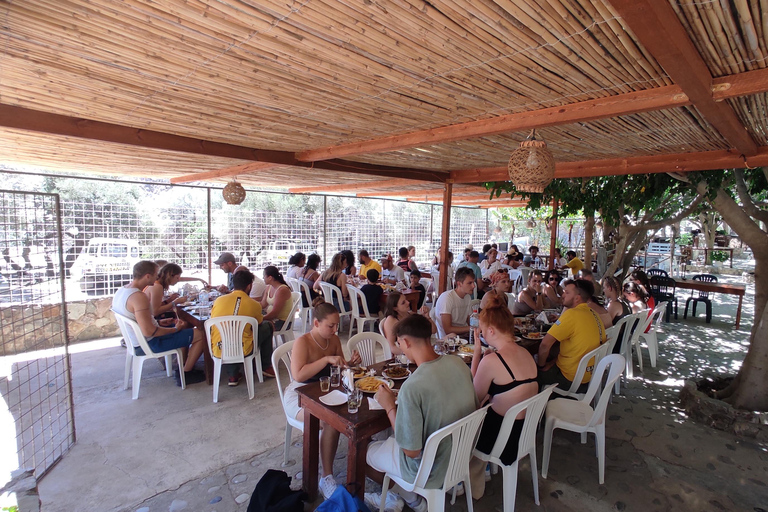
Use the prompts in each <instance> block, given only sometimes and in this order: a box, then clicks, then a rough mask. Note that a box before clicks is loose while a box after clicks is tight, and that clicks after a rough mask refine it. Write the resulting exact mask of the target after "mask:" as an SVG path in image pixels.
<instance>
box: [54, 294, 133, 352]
mask: <svg viewBox="0 0 768 512" xmlns="http://www.w3.org/2000/svg"><path fill="white" fill-rule="evenodd" d="M111 307H112V297H106V298H103V299H88V300H84V301H77V302H69V303H67V315H68V320H69V342H70V343H77V342H79V341H88V340H97V339H100V338H109V337H112V336H119V335H120V329H119V328H118V326H117V322H116V321H115V315H113V314H112V311H111V310H110V308H111Z"/></svg>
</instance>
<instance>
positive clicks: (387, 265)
mask: <svg viewBox="0 0 768 512" xmlns="http://www.w3.org/2000/svg"><path fill="white" fill-rule="evenodd" d="M381 280H382V281H384V282H385V283H387V284H391V285H393V286H394V285H396V284H397V283H402V284H403V285H405V272H403V269H402V268H400V267H398V266H397V265H395V262H394V261H392V255H391V254H386V255H384V256H382V257H381Z"/></svg>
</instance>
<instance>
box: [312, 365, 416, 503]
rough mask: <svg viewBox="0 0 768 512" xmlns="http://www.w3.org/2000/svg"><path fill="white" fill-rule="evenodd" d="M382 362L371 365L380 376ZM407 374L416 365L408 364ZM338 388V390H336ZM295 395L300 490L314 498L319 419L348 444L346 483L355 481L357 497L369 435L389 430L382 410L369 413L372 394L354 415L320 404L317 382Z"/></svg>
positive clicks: (362, 486)
mask: <svg viewBox="0 0 768 512" xmlns="http://www.w3.org/2000/svg"><path fill="white" fill-rule="evenodd" d="M384 366H385V363H379V364H376V365H373V366H371V368H374V369H376V373H377V374H380V373H381V371H380V370H381V369H382V368H383V367H384ZM410 369H411V371H414V370H415V369H416V365H413V364H412V365H411V367H410ZM403 382H404V381H402V380H399V381H395V389H399V388H400V386H401V385H402V383H403ZM336 389H341V388H336ZM297 391H298V393H299V405H300V406H301V407H302V408H303V409H304V455H303V459H304V460H303V474H304V477H303V483H302V485H303V487H304V491H306V493H307V494H308V495H309V500H310V501H314V499H315V498H316V497H317V483H318V476H317V471H318V467H319V449H320V420H322V421H324V422H325V423H327V424H328V425H330V426H331V428H334V429H335V430H337V431H339V432H341V433H342V434H344V435H345V436H346V437H347V440H348V442H349V452H348V453H347V483H352V482H357V483H358V484H360V485H358V488H357V494H358V495H359V496H360V498H362V497H363V494H364V493H365V468H366V462H365V454H366V451H367V449H368V443H369V442H370V440H371V436H372V435H373V434H376V433H378V432H381V431H382V430H384V429H387V428H389V427H390V423H389V419H388V418H387V415H386V413H385V412H384V410H375V411H372V410H370V409H369V408H368V400H367V398H368V397H372V396H373V395H372V394H368V393H364V397H363V400H362V403H361V404H360V407H359V408H358V410H357V412H356V413H354V414H350V413H348V412H347V404H346V402H345V403H344V404H342V405H337V406H330V405H325V404H324V403H323V402H321V401H320V397H321V396H322V395H325V394H326V393H325V392H322V391H320V383H319V382H312V383H310V384H307V385H305V386H301V387H300V388H298V389H297Z"/></svg>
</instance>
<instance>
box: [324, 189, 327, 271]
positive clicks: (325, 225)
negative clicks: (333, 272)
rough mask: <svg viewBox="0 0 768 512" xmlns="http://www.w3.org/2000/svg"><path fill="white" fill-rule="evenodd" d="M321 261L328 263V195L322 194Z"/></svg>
mask: <svg viewBox="0 0 768 512" xmlns="http://www.w3.org/2000/svg"><path fill="white" fill-rule="evenodd" d="M323 262H324V263H325V265H326V267H327V265H328V196H323Z"/></svg>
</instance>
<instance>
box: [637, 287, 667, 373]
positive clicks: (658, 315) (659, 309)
mask: <svg viewBox="0 0 768 512" xmlns="http://www.w3.org/2000/svg"><path fill="white" fill-rule="evenodd" d="M666 308H667V303H666V302H661V303H659V304H657V305H656V307H655V308H653V313H651V317H650V318H648V320H647V325H649V326H651V329H650V330H649V331H648V332H645V329H643V330H642V331H641V332H640V333H639V334H638V336H639V337H640V339H642V340H645V344H646V345H647V346H648V357H649V358H650V359H651V367H653V368H656V357H657V356H658V353H659V340H658V338H657V336H656V333H657V331H658V330H659V329H660V328H661V320H662V319H663V318H664V315H665V314H666V312H667V309H666ZM646 328H647V327H646ZM638 353H639V352H638Z"/></svg>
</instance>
